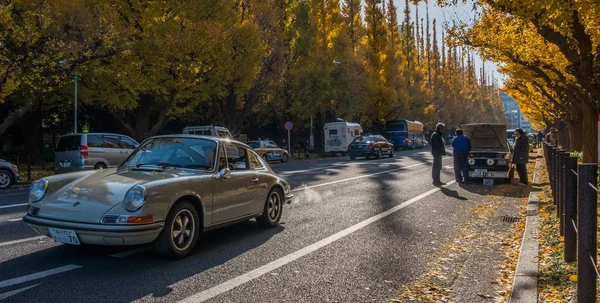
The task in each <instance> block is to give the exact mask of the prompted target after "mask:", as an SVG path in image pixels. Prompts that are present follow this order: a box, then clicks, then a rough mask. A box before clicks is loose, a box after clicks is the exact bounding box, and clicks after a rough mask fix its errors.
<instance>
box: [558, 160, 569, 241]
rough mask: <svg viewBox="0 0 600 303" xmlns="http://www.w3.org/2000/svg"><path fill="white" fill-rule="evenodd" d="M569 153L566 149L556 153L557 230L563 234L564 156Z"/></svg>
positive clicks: (564, 222)
mask: <svg viewBox="0 0 600 303" xmlns="http://www.w3.org/2000/svg"><path fill="white" fill-rule="evenodd" d="M569 155H570V153H569V152H568V151H564V150H561V151H560V152H559V154H558V175H559V177H558V180H559V183H558V205H559V207H558V209H559V216H558V217H559V223H560V225H559V231H560V235H561V236H564V235H565V224H566V221H565V162H566V157H568V156H569Z"/></svg>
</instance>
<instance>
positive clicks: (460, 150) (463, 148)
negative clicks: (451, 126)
mask: <svg viewBox="0 0 600 303" xmlns="http://www.w3.org/2000/svg"><path fill="white" fill-rule="evenodd" d="M470 151H471V140H470V139H469V138H467V137H466V136H465V135H464V132H463V130H462V129H457V130H456V137H455V138H454V140H452V155H453V157H454V177H455V178H456V182H458V183H465V182H469V166H468V165H467V159H468V157H469V152H470ZM461 174H462V176H461Z"/></svg>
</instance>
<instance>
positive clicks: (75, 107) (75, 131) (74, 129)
mask: <svg viewBox="0 0 600 303" xmlns="http://www.w3.org/2000/svg"><path fill="white" fill-rule="evenodd" d="M71 78H73V80H74V81H75V99H74V101H75V102H74V103H73V112H74V118H73V133H74V134H76V133H77V81H79V80H81V78H79V77H78V76H77V75H76V74H74V75H71Z"/></svg>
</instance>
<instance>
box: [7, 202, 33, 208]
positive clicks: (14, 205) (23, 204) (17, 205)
mask: <svg viewBox="0 0 600 303" xmlns="http://www.w3.org/2000/svg"><path fill="white" fill-rule="evenodd" d="M27 204H29V203H20V204H11V205H2V206H0V208H11V207H19V206H25V205H27Z"/></svg>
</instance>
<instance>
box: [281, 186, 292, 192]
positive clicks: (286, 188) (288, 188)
mask: <svg viewBox="0 0 600 303" xmlns="http://www.w3.org/2000/svg"><path fill="white" fill-rule="evenodd" d="M283 188H284V191H285V193H286V194H288V193H289V192H290V191H291V190H292V187H291V186H290V185H289V184H286V185H285V186H284V187H283Z"/></svg>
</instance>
